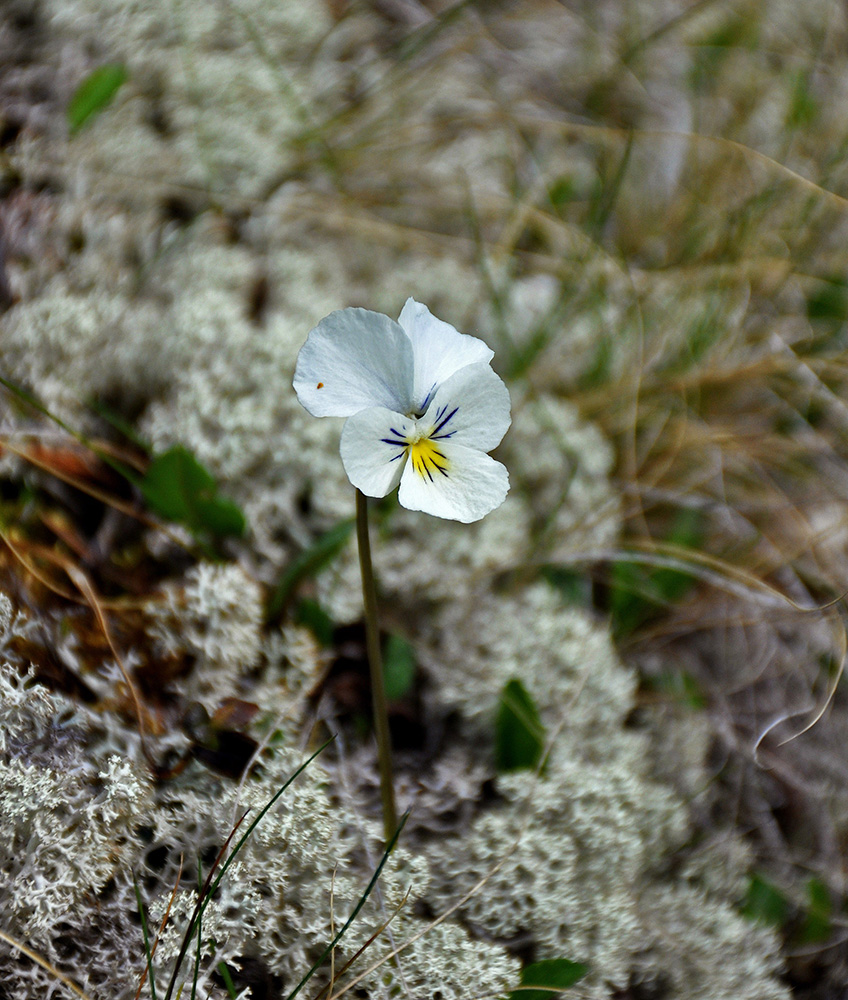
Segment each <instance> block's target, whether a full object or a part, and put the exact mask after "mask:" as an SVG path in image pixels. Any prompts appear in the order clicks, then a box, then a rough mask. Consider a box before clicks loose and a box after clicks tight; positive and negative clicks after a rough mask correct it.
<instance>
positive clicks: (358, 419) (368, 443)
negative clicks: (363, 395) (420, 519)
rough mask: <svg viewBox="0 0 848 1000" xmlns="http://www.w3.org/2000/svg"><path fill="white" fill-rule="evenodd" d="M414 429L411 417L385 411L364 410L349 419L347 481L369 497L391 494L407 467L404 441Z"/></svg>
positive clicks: (345, 448)
mask: <svg viewBox="0 0 848 1000" xmlns="http://www.w3.org/2000/svg"><path fill="white" fill-rule="evenodd" d="M414 426H415V421H414V420H410V419H409V417H405V416H403V414H402V413H395V412H394V411H393V410H386V409H383V408H382V407H373V408H371V409H368V410H360V411H359V413H355V414H354V415H353V416H352V417H349V418H348V420H347V421H346V422H345V425H344V428H343V429H342V441H341V447H340V451H341V455H342V464H343V465H344V467H345V472H346V473H347V478H348V479H349V480H350V481H351V482H352V483H353V485H354V486H355V487H356V488H357V489H360V490H362V492H363V493H364V494H365V495H366V496H369V497H384V496H385V495H386V494H387V493H391V491H392V490H393V489H394V488H395V487H396V486H397V484H398V483H399V482H400V477H401V473H402V472H403V470H404V466H405V465H406V447H405V442H404V441H403V438H405V437H406V436H407V435H408V434H409V433H410V432H411V431H412V430H413V428H414ZM392 442H397V443H395V444H393V443H392Z"/></svg>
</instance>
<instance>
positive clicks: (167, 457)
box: [140, 445, 246, 538]
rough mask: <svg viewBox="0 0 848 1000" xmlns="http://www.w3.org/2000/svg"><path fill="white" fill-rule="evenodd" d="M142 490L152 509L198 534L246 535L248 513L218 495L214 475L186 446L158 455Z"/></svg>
mask: <svg viewBox="0 0 848 1000" xmlns="http://www.w3.org/2000/svg"><path fill="white" fill-rule="evenodd" d="M140 488H141V493H142V496H143V497H144V499H145V500H146V501H147V503H148V505H149V507H150V509H151V510H153V511H154V512H155V513H156V514H159V516H160V517H163V518H165V519H166V520H168V521H176V522H178V523H180V524H184V525H186V527H188V528H189V529H190V530H191V532H192V533H193V534H195V535H197V534H202V533H204V532H208V533H209V534H211V535H213V536H214V537H216V538H224V537H227V536H230V535H235V536H238V535H243V534H244V531H245V527H246V523H245V519H244V514H243V513H242V512H241V510H240V509H239V507H238V506H237V505H236V504H234V503H233V502H232V501H231V500H227V499H225V498H224V497H220V496H218V487H217V486H216V484H215V480H214V478H213V477H212V474H211V473H210V472H209V471H208V469H206V468H204V466H202V465H201V464H200V462H198V461H197V459H196V458H195V457H194V455H192V453H191V452H190V451H189V450H188V449H187V448H184V447H183V446H182V445H175V446H174V447H173V448H169V449H168V451H165V452H163V453H162V454H161V455H156V456H155V458H154V459H153V461H152V462H151V463H150V465H149V467H148V469H147V472H146V473H145V475H144V477H143V479H142V480H141V483H140Z"/></svg>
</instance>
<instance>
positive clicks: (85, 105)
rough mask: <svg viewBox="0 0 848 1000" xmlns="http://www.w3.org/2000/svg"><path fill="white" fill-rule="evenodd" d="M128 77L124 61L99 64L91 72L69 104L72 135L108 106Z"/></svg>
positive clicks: (68, 112) (69, 121)
mask: <svg viewBox="0 0 848 1000" xmlns="http://www.w3.org/2000/svg"><path fill="white" fill-rule="evenodd" d="M126 79H127V69H126V66H124V65H123V63H109V64H107V65H105V66H98V67H97V69H95V70H93V71H92V72H91V73H89V75H88V76H87V77H86V78H85V79H84V80H83V81H82V83H81V84H80V85H79V86H78V87H77V89H76V90H75V91H74V96H73V97H72V98H71V100H70V103H69V104H68V111H67V114H68V126H69V127H70V130H71V135H74V134H75V133H76V132H79V130H80V129H81V128H82V127H83V125H85V124H86V122H88V121H89V120H90V119H91V118H93V117H94V116H95V115H96V114H98V113H99V112H101V111H102V110H103V109H104V108H105V107H106V105H107V104H108V103H109V102H110V101H111V100H112V98H113V97H114V96H115V94H116V93H117V92H118V90H119V88H120V87H121V85H122V84H123V83H124V81H125V80H126Z"/></svg>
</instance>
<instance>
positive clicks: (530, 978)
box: [509, 958, 589, 1000]
mask: <svg viewBox="0 0 848 1000" xmlns="http://www.w3.org/2000/svg"><path fill="white" fill-rule="evenodd" d="M588 971H589V966H588V965H585V964H584V963H583V962H572V961H571V960H570V959H567V958H549V959H547V960H546V961H544V962H534V963H533V964H532V965H526V966H525V967H524V968H523V969H522V970H521V985H522V986H539V987H544V988H543V989H538V990H526V989H525V990H513V991H512V993H510V995H509V1000H549V997H552V996H554V994H556V993H560V992H561V991H562V990H567V989H568V988H569V987H571V986H573V985H574V984H575V983H577V982H579V981H580V980H581V979H582V978H583V977H584V976H585V975H586V973H587V972H588Z"/></svg>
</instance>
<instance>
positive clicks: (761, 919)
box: [742, 872, 789, 927]
mask: <svg viewBox="0 0 848 1000" xmlns="http://www.w3.org/2000/svg"><path fill="white" fill-rule="evenodd" d="M742 914H743V916H746V917H747V918H748V919H749V920H756V921H757V922H758V923H761V924H768V925H769V926H771V927H782V926H783V925H784V924H785V923H786V918H787V917H788V915H789V902H788V900H787V899H786V897H785V896H784V895H783V893H782V892H781V891H780V890H779V889H778V888H777V886H775V885H774V884H773V883H771V882H770V881H769V880H768V879H767V878H765V877H764V876H763V875H760V874H759V873H757V872H755V873H754V874H753V875H752V876H751V880H750V882H749V883H748V892H747V894H746V896H745V902H744V903H743V904H742Z"/></svg>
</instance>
